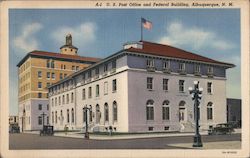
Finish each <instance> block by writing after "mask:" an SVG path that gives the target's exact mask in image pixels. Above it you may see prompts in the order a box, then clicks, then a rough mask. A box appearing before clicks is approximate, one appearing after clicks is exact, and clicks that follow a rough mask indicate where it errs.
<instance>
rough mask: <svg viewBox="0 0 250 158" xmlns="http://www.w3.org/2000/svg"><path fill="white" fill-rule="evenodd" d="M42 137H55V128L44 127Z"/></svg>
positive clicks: (41, 131)
mask: <svg viewBox="0 0 250 158" xmlns="http://www.w3.org/2000/svg"><path fill="white" fill-rule="evenodd" d="M41 135H43V136H44V135H50V136H53V135H54V128H53V126H49V125H44V126H43V129H42V130H40V136H41Z"/></svg>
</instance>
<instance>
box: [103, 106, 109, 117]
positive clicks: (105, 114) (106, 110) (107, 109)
mask: <svg viewBox="0 0 250 158" xmlns="http://www.w3.org/2000/svg"><path fill="white" fill-rule="evenodd" d="M104 121H109V106H108V103H105V104H104Z"/></svg>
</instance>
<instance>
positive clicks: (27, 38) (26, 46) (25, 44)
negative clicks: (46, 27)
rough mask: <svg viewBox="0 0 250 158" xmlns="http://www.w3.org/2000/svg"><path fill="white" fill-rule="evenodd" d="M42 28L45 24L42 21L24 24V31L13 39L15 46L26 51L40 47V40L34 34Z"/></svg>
mask: <svg viewBox="0 0 250 158" xmlns="http://www.w3.org/2000/svg"><path fill="white" fill-rule="evenodd" d="M42 28H43V26H42V25H41V24H40V23H32V24H28V25H25V26H23V28H22V31H21V32H22V33H21V34H20V35H19V36H17V37H16V38H14V40H13V43H14V46H15V48H16V49H21V50H23V51H24V52H25V53H27V52H29V51H32V50H35V49H38V47H39V42H38V40H37V39H36V38H35V37H34V35H35V34H36V33H37V32H38V31H40V30H41V29H42Z"/></svg>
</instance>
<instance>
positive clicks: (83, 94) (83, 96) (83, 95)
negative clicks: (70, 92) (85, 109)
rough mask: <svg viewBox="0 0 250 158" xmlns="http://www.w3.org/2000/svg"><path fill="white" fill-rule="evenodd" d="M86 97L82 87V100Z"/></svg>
mask: <svg viewBox="0 0 250 158" xmlns="http://www.w3.org/2000/svg"><path fill="white" fill-rule="evenodd" d="M85 99H86V91H85V89H82V100H85Z"/></svg>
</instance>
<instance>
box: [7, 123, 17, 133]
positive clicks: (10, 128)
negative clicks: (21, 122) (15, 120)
mask: <svg viewBox="0 0 250 158" xmlns="http://www.w3.org/2000/svg"><path fill="white" fill-rule="evenodd" d="M9 133H20V127H19V126H18V125H10V126H9Z"/></svg>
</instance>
